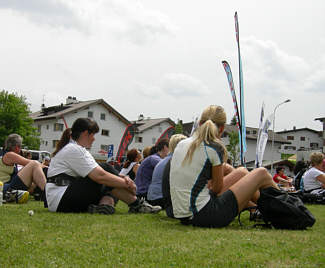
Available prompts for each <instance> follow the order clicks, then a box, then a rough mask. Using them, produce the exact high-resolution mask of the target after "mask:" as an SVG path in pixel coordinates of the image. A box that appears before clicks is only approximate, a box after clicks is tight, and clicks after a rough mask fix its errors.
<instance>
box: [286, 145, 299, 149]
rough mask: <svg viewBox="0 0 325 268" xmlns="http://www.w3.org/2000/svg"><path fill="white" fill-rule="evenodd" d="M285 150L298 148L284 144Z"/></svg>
mask: <svg viewBox="0 0 325 268" xmlns="http://www.w3.org/2000/svg"><path fill="white" fill-rule="evenodd" d="M284 150H296V146H289V145H286V146H284Z"/></svg>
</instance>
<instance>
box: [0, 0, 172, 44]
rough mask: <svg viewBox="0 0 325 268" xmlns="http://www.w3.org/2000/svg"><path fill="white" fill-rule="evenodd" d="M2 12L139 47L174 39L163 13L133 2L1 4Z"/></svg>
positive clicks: (42, 0) (11, 0)
mask: <svg viewBox="0 0 325 268" xmlns="http://www.w3.org/2000/svg"><path fill="white" fill-rule="evenodd" d="M1 8H2V9H10V10H13V11H15V12H18V13H20V14H23V15H24V16H26V17H27V18H28V19H29V20H30V21H32V22H33V23H36V24H45V25H48V26H51V27H54V28H56V27H61V28H67V29H75V30H78V31H81V32H84V33H90V34H97V33H101V34H103V35H104V36H106V35H107V34H113V35H114V36H115V37H116V38H118V39H123V40H127V41H130V42H132V43H135V44H138V45H141V44H145V43H147V42H151V41H154V40H156V39H157V38H159V37H161V36H164V35H167V36H169V35H173V34H174V33H175V31H176V29H177V27H176V26H174V25H173V24H172V23H171V21H170V20H169V18H168V17H167V16H166V15H164V14H163V13H162V12H159V11H155V10H150V9H145V8H144V6H143V5H142V4H140V3H139V2H137V1H132V0H105V1H102V0H97V1H96V0H93V1H86V0H28V1H21V0H1V1H0V9H1Z"/></svg>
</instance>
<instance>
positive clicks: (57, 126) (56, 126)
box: [53, 123, 63, 131]
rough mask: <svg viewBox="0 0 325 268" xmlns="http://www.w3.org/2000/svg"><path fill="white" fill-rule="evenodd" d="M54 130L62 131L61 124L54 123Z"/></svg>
mask: <svg viewBox="0 0 325 268" xmlns="http://www.w3.org/2000/svg"><path fill="white" fill-rule="evenodd" d="M53 130H54V131H63V124H60V123H55V124H54V129H53Z"/></svg>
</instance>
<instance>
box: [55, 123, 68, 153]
mask: <svg viewBox="0 0 325 268" xmlns="http://www.w3.org/2000/svg"><path fill="white" fill-rule="evenodd" d="M70 138H71V128H67V129H66V130H65V131H63V133H62V136H61V139H60V140H59V142H58V143H57V144H56V147H55V151H54V152H53V153H52V156H55V155H56V154H57V153H58V152H59V151H60V150H61V149H62V148H63V147H64V146H66V145H67V144H68V143H69V142H70Z"/></svg>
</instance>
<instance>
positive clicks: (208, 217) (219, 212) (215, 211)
mask: <svg viewBox="0 0 325 268" xmlns="http://www.w3.org/2000/svg"><path fill="white" fill-rule="evenodd" d="M210 196H211V198H210V201H209V202H208V203H207V204H206V205H205V206H204V207H203V208H202V209H201V210H200V211H199V212H198V213H197V214H195V215H194V217H193V219H192V220H191V224H192V225H193V226H199V227H225V226H227V225H229V224H230V223H231V222H232V221H233V219H234V218H235V217H236V216H237V215H238V203H237V199H236V197H235V195H234V193H233V192H232V191H231V190H227V191H226V192H224V193H223V194H222V195H220V196H216V195H215V194H211V195H210Z"/></svg>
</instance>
